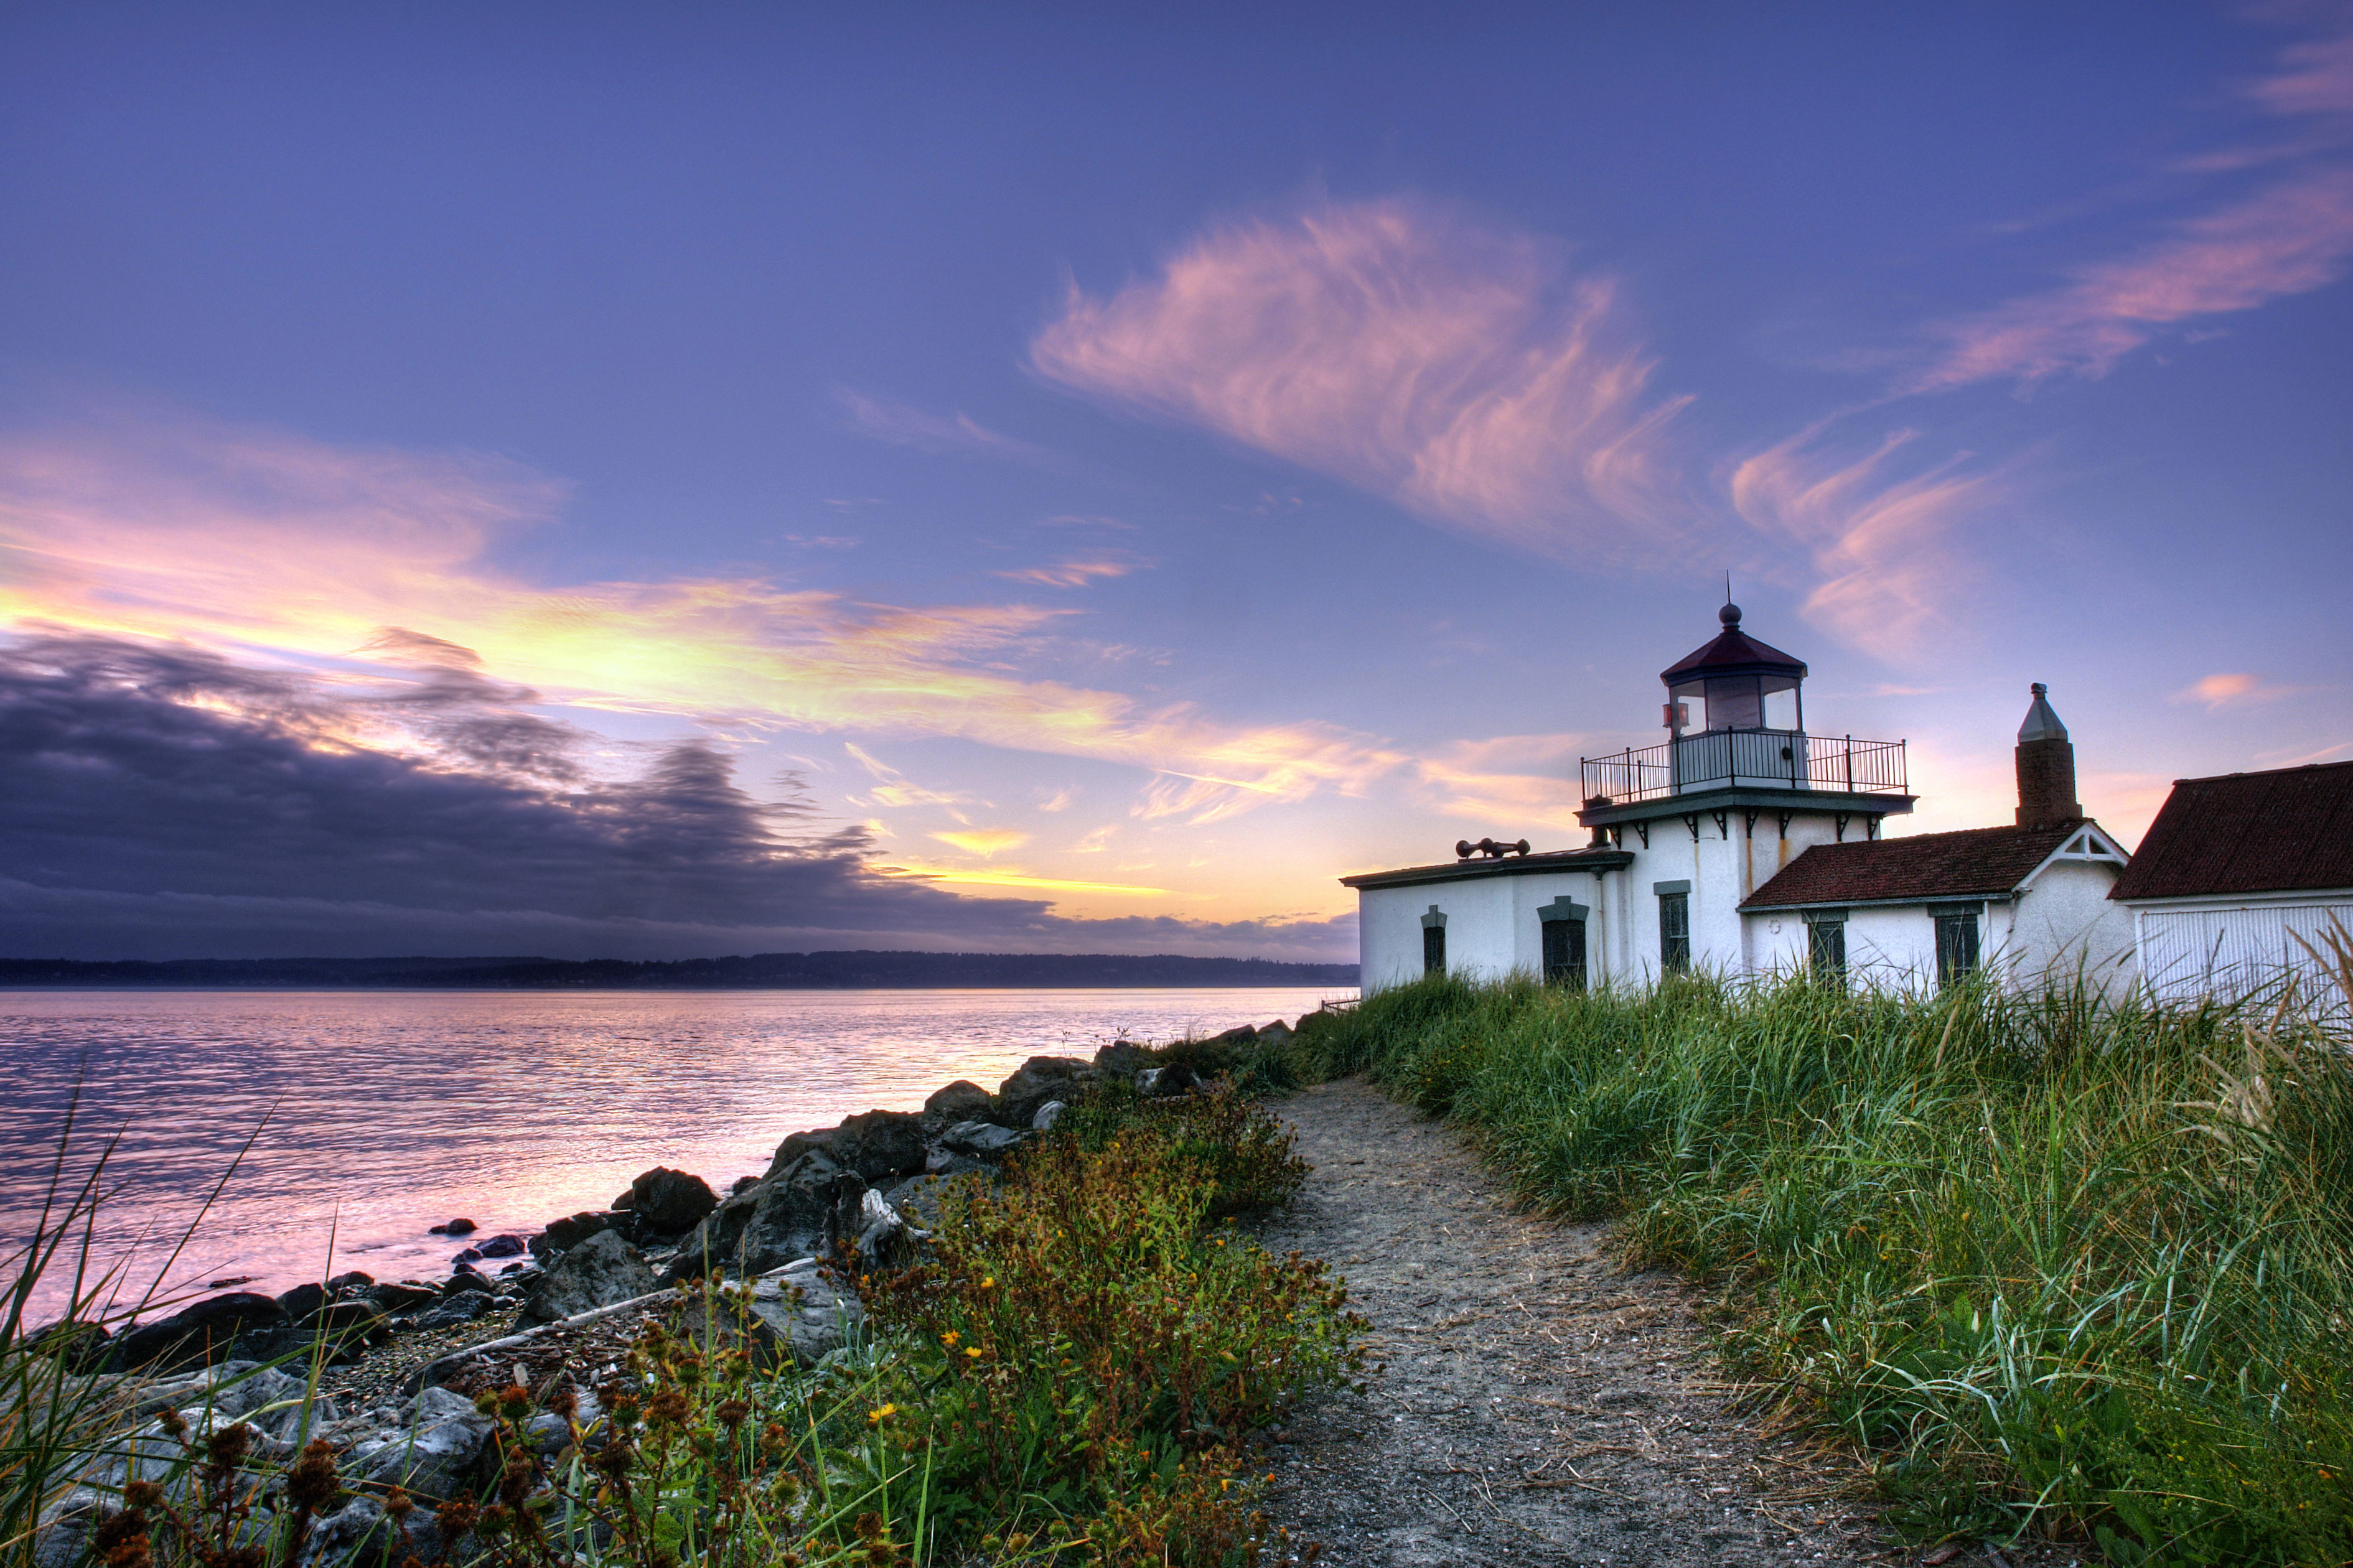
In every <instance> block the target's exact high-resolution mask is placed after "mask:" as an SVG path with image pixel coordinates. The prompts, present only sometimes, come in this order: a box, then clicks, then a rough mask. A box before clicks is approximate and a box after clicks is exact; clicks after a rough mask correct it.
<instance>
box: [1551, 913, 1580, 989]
mask: <svg viewBox="0 0 2353 1568" xmlns="http://www.w3.org/2000/svg"><path fill="white" fill-rule="evenodd" d="M1544 977H1545V984H1547V985H1566V986H1567V987H1568V988H1569V989H1570V990H1571V991H1582V990H1584V989H1585V922H1584V921H1580V920H1562V921H1545V923H1544Z"/></svg>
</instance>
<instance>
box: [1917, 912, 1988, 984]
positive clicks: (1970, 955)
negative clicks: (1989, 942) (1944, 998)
mask: <svg viewBox="0 0 2353 1568" xmlns="http://www.w3.org/2000/svg"><path fill="white" fill-rule="evenodd" d="M1928 912H1929V913H1930V914H1931V915H1934V916H1935V917H1936V984H1939V985H1950V984H1952V983H1953V982H1954V981H1956V980H1957V979H1959V978H1960V977H1961V976H1962V975H1964V974H1970V973H1975V972H1976V970H1977V967H1978V911H1977V906H1976V905H1974V904H1965V905H1961V906H1958V907H1956V906H1953V905H1946V906H1944V907H1942V908H1938V907H1936V906H1935V905H1931V906H1929V909H1928Z"/></svg>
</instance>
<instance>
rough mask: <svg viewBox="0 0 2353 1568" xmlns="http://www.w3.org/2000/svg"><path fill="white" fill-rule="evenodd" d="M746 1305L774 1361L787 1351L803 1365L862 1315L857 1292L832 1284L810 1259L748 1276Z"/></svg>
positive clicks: (831, 1347) (835, 1344)
mask: <svg viewBox="0 0 2353 1568" xmlns="http://www.w3.org/2000/svg"><path fill="white" fill-rule="evenodd" d="M745 1305H746V1306H747V1308H748V1309H749V1310H748V1316H749V1318H750V1321H751V1323H752V1326H753V1332H754V1337H755V1338H756V1339H757V1341H758V1342H759V1343H760V1345H761V1346H762V1348H763V1349H765V1350H766V1351H767V1352H769V1354H770V1356H771V1357H772V1358H774V1360H775V1361H776V1362H781V1360H782V1358H783V1357H785V1356H786V1355H789V1356H790V1357H791V1358H792V1359H793V1361H794V1362H795V1363H797V1364H798V1365H801V1366H805V1367H806V1366H815V1365H816V1364H817V1363H818V1361H819V1360H821V1359H822V1358H823V1357H824V1356H825V1355H826V1354H827V1353H828V1352H832V1351H835V1350H838V1349H839V1348H840V1346H841V1342H842V1340H843V1337H844V1336H845V1334H846V1333H847V1332H848V1331H849V1330H852V1329H854V1328H856V1327H857V1326H858V1325H859V1324H860V1323H862V1322H863V1321H865V1318H866V1311H865V1309H864V1308H863V1307H862V1306H860V1304H859V1300H858V1297H857V1295H856V1293H855V1292H853V1291H849V1290H845V1289H837V1288H836V1287H835V1286H834V1284H833V1282H832V1281H831V1280H829V1279H827V1278H826V1276H825V1273H824V1271H823V1270H822V1269H821V1268H818V1261H817V1259H816V1258H801V1259H800V1260H798V1261H797V1262H794V1263H789V1264H787V1265H786V1266H785V1267H784V1268H777V1269H772V1270H770V1271H769V1272H767V1273H765V1274H763V1275H761V1276H760V1277H759V1278H758V1279H754V1281H752V1288H751V1292H750V1295H749V1298H748V1300H746V1302H745Z"/></svg>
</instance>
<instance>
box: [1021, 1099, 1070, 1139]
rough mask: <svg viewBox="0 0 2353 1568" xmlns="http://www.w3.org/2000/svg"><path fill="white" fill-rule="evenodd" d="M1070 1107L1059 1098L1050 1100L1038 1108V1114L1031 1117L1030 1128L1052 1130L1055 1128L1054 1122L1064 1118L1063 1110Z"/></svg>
mask: <svg viewBox="0 0 2353 1568" xmlns="http://www.w3.org/2000/svg"><path fill="white" fill-rule="evenodd" d="M1069 1109H1070V1107H1069V1106H1067V1105H1065V1104H1063V1103H1062V1102H1061V1101H1060V1100H1048V1101H1047V1102H1046V1103H1045V1104H1043V1105H1041V1106H1039V1108H1038V1114H1037V1115H1035V1116H1032V1117H1031V1118H1030V1119H1029V1127H1030V1130H1031V1131H1036V1132H1051V1131H1053V1130H1054V1123H1056V1122H1057V1121H1060V1120H1062V1112H1064V1111H1065V1110H1069Z"/></svg>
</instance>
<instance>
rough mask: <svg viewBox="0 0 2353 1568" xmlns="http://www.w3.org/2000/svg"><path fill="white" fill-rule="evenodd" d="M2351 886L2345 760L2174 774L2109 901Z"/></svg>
mask: <svg viewBox="0 0 2353 1568" xmlns="http://www.w3.org/2000/svg"><path fill="white" fill-rule="evenodd" d="M2302 888H2353V762H2346V763H2321V764H2319V765H2316V766H2313V767H2304V768H2280V769H2278V770H2276V771H2274V772H2272V773H2230V774H2226V775H2225V776H2223V777H2221V778H2215V779H2176V780H2175V781H2174V784H2173V793H2172V794H2171V795H2168V796H2166V797H2165V809H2163V810H2162V811H2159V812H2158V814H2157V820H2156V821H2155V822H2152V823H2150V824H2149V827H2148V837H2146V838H2144V839H2142V840H2141V845H2140V849H2139V851H2138V852H2137V854H2135V855H2134V856H2133V862H2132V865H2131V867H2130V868H2127V869H2126V872H2125V874H2124V875H2123V876H2122V877H2120V878H2118V879H2116V887H2115V888H2114V889H2111V890H2110V892H2109V894H2108V897H2110V898H2112V899H2180V898H2194V897H2196V896H2197V895H2199V894H2200V893H2280V892H2292V891H2294V890H2295V889H2302Z"/></svg>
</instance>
